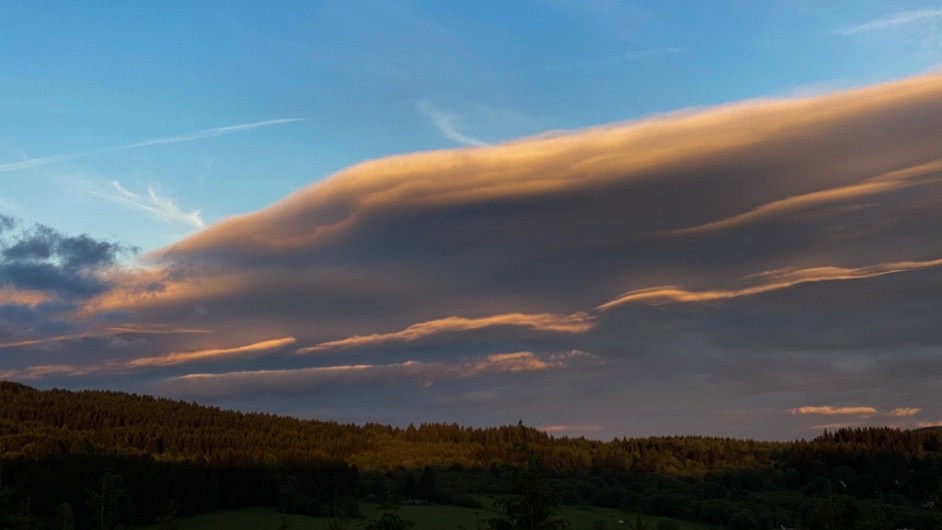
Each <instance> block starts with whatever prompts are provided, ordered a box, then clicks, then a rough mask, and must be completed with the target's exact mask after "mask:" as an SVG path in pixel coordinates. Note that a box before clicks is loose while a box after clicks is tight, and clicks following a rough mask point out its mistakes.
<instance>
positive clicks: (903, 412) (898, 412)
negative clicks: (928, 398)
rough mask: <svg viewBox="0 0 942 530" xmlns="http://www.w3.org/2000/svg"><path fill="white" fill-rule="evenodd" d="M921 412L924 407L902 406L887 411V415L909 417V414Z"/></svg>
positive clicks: (913, 414)
mask: <svg viewBox="0 0 942 530" xmlns="http://www.w3.org/2000/svg"><path fill="white" fill-rule="evenodd" d="M920 412H922V409H921V408H919V407H900V408H896V409H893V410H891V411H889V412H887V413H886V415H887V416H895V417H897V418H907V417H909V416H915V415H916V414H919V413H920Z"/></svg>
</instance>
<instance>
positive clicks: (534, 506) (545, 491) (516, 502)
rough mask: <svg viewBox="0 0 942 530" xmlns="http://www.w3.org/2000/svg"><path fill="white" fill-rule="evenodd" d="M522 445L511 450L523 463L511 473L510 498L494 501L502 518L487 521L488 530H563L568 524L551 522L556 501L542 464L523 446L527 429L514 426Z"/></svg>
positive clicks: (556, 507) (558, 521)
mask: <svg viewBox="0 0 942 530" xmlns="http://www.w3.org/2000/svg"><path fill="white" fill-rule="evenodd" d="M518 427H519V430H520V434H521V437H522V441H520V442H518V443H515V444H514V449H515V450H517V451H520V452H522V453H523V454H524V457H525V458H526V462H525V464H524V465H522V466H520V467H518V468H517V469H516V470H515V473H514V481H513V482H514V488H513V492H514V495H512V496H509V497H503V498H500V499H497V500H496V501H494V506H495V507H496V508H498V509H500V510H502V511H503V512H504V517H502V518H493V519H490V520H488V522H487V523H488V525H489V526H490V527H491V529H492V530H564V529H565V528H568V527H569V521H566V520H565V519H554V517H555V515H556V514H557V513H558V512H559V509H560V504H561V503H560V500H559V497H558V496H557V495H556V494H555V493H553V492H552V491H551V490H550V489H549V484H548V479H547V471H546V468H544V467H543V463H542V460H541V459H540V457H538V456H537V455H536V454H535V453H534V452H533V450H532V449H530V446H529V445H528V444H527V428H526V427H525V426H524V424H523V420H521V421H520V423H519V424H518Z"/></svg>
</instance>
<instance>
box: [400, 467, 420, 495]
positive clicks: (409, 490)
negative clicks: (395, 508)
mask: <svg viewBox="0 0 942 530" xmlns="http://www.w3.org/2000/svg"><path fill="white" fill-rule="evenodd" d="M403 494H404V495H405V497H406V498H407V499H415V498H418V496H419V489H418V486H416V485H415V477H413V476H412V472H411V471H410V472H409V473H407V474H406V487H405V489H404V490H403Z"/></svg>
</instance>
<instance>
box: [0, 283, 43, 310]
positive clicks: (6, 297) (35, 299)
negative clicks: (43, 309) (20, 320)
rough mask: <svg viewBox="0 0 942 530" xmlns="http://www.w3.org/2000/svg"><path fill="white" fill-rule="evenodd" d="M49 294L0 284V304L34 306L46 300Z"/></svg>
mask: <svg viewBox="0 0 942 530" xmlns="http://www.w3.org/2000/svg"><path fill="white" fill-rule="evenodd" d="M50 299H51V298H50V296H49V295H48V294H46V293H41V292H39V291H24V290H22V289H14V288H13V287H8V286H0V305H5V304H20V305H27V306H30V307H36V306H37V305H38V304H41V303H43V302H48V301H49V300H50Z"/></svg>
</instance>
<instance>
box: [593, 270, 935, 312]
mask: <svg viewBox="0 0 942 530" xmlns="http://www.w3.org/2000/svg"><path fill="white" fill-rule="evenodd" d="M939 266H942V259H936V260H929V261H898V262H894V263H881V264H877V265H869V266H866V267H859V268H856V269H847V268H843V267H815V268H811V269H802V270H797V271H790V270H779V271H767V272H763V273H760V274H757V275H754V276H753V278H757V279H765V280H767V282H766V283H761V284H759V285H755V286H752V287H745V288H742V289H731V290H707V291H688V290H685V289H682V288H680V287H676V286H673V285H668V286H662V287H649V288H646V289H637V290H634V291H628V292H627V293H623V294H621V295H619V296H617V297H616V298H614V299H612V300H610V301H608V302H605V303H604V304H602V305H600V306H598V307H597V308H596V309H599V310H601V311H605V310H607V309H611V308H613V307H616V306H620V305H624V304H631V303H645V304H650V305H661V304H671V303H702V302H715V301H718V300H728V299H731V298H739V297H743V296H753V295H757V294H761V293H768V292H771V291H777V290H779V289H787V288H789V287H792V286H795V285H799V284H802V283H811V282H825V281H837V280H862V279H866V278H876V277H878V276H884V275H886V274H895V273H900V272H908V271H917V270H922V269H930V268H934V267H939Z"/></svg>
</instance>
